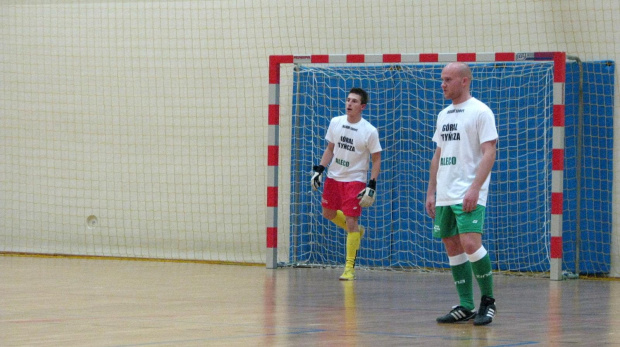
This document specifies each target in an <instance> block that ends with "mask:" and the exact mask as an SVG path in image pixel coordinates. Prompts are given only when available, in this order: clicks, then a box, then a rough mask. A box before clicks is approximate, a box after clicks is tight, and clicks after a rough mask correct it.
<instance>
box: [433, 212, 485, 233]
mask: <svg viewBox="0 0 620 347" xmlns="http://www.w3.org/2000/svg"><path fill="white" fill-rule="evenodd" d="M485 211H486V207H484V206H482V205H478V206H476V209H475V210H473V211H471V212H463V204H458V205H452V206H437V207H436V208H435V221H434V224H433V237H436V238H440V239H443V238H445V237H450V236H454V235H458V234H463V233H480V234H482V228H483V226H484V213H485Z"/></svg>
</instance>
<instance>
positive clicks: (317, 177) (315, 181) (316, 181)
mask: <svg viewBox="0 0 620 347" xmlns="http://www.w3.org/2000/svg"><path fill="white" fill-rule="evenodd" d="M312 169H313V170H314V174H312V179H311V180H310V185H311V186H312V190H317V189H319V188H320V187H321V180H322V178H323V171H325V166H323V165H314V167H313V168H312Z"/></svg>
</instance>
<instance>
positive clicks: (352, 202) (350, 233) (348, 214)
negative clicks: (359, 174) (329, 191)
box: [340, 182, 365, 280]
mask: <svg viewBox="0 0 620 347" xmlns="http://www.w3.org/2000/svg"><path fill="white" fill-rule="evenodd" d="M364 187H365V184H364V183H363V182H347V183H346V184H344V185H343V189H342V194H343V195H342V196H343V204H342V210H343V214H344V215H345V221H346V230H347V244H346V262H345V267H344V272H343V273H342V275H341V276H340V279H341V280H353V279H355V260H356V259H357V252H358V250H359V248H360V243H361V239H362V234H363V231H362V230H363V227H360V226H359V224H358V222H357V221H358V219H359V216H360V215H361V212H362V208H361V207H360V206H359V202H358V200H357V193H356V192H358V193H359V191H360V190H362V189H364Z"/></svg>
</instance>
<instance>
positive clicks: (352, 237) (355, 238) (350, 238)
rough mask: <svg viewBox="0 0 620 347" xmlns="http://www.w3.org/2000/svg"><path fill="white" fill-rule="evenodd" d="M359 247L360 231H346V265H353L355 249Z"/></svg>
mask: <svg viewBox="0 0 620 347" xmlns="http://www.w3.org/2000/svg"><path fill="white" fill-rule="evenodd" d="M359 248H360V233H359V232H355V233H347V263H346V265H345V266H346V267H353V266H354V265H355V258H356V257H357V250H358V249H359Z"/></svg>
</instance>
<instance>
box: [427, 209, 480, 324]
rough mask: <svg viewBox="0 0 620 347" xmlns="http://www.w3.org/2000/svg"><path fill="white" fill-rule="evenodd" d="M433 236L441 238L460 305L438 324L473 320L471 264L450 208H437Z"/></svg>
mask: <svg viewBox="0 0 620 347" xmlns="http://www.w3.org/2000/svg"><path fill="white" fill-rule="evenodd" d="M435 212H436V214H435V224H434V226H433V236H435V237H439V238H441V240H442V242H443V244H444V247H445V249H446V253H447V254H448V260H449V264H450V271H451V272H452V278H453V279H454V283H455V286H456V292H457V294H458V296H459V305H457V306H454V307H453V308H452V310H451V311H450V312H448V314H446V315H444V316H441V317H438V318H437V322H438V323H457V322H464V321H468V320H470V319H472V318H473V317H474V316H475V315H476V313H475V311H474V294H473V279H472V269H471V264H470V263H469V260H468V258H467V254H466V253H465V250H464V249H463V247H462V246H461V243H460V239H459V235H458V234H457V232H458V229H457V224H456V219H455V215H454V213H453V211H452V209H451V207H450V206H437V207H436V210H435Z"/></svg>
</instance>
